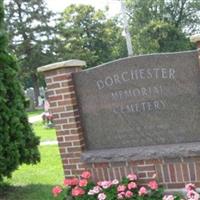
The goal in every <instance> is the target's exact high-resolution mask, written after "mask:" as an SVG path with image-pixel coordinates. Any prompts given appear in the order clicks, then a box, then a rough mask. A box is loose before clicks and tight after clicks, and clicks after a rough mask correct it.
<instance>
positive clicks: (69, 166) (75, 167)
mask: <svg viewBox="0 0 200 200" xmlns="http://www.w3.org/2000/svg"><path fill="white" fill-rule="evenodd" d="M64 167H65V169H73V170H74V169H77V166H76V165H69V164H67V165H64Z"/></svg>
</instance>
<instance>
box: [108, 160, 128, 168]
mask: <svg viewBox="0 0 200 200" xmlns="http://www.w3.org/2000/svg"><path fill="white" fill-rule="evenodd" d="M110 164H111V166H112V167H121V166H126V162H123V161H121V162H112V163H110Z"/></svg>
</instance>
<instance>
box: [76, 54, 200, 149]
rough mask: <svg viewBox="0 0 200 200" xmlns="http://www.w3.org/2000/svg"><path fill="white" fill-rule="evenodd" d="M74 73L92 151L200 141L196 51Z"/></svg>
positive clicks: (122, 61)
mask: <svg viewBox="0 0 200 200" xmlns="http://www.w3.org/2000/svg"><path fill="white" fill-rule="evenodd" d="M73 76H74V77H73V78H74V82H75V86H76V87H75V88H76V93H77V98H78V102H79V106H80V108H81V118H82V125H83V127H84V134H85V139H86V145H87V149H88V150H98V149H112V148H125V147H138V146H151V145H160V144H177V143H190V142H200V137H199V135H200V123H199V122H200V71H199V63H198V55H197V52H196V51H191V52H181V53H168V54H155V55H146V56H137V57H130V58H124V59H120V60H117V61H114V62H111V63H107V64H104V65H102V66H98V67H96V68H92V69H89V70H85V71H81V72H78V73H75V74H74V75H73Z"/></svg>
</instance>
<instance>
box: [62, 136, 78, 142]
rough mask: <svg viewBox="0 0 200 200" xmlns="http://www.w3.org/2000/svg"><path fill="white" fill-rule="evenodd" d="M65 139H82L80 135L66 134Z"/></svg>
mask: <svg viewBox="0 0 200 200" xmlns="http://www.w3.org/2000/svg"><path fill="white" fill-rule="evenodd" d="M65 140H66V141H72V140H73V141H76V140H78V141H79V140H80V135H66V136H65Z"/></svg>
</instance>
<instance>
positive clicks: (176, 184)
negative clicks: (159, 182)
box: [167, 183, 185, 189]
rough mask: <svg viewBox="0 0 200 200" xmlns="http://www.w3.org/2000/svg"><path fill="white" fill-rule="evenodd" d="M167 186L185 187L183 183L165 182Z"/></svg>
mask: <svg viewBox="0 0 200 200" xmlns="http://www.w3.org/2000/svg"><path fill="white" fill-rule="evenodd" d="M167 187H168V188H169V189H177V188H184V187H185V183H169V184H167Z"/></svg>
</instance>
